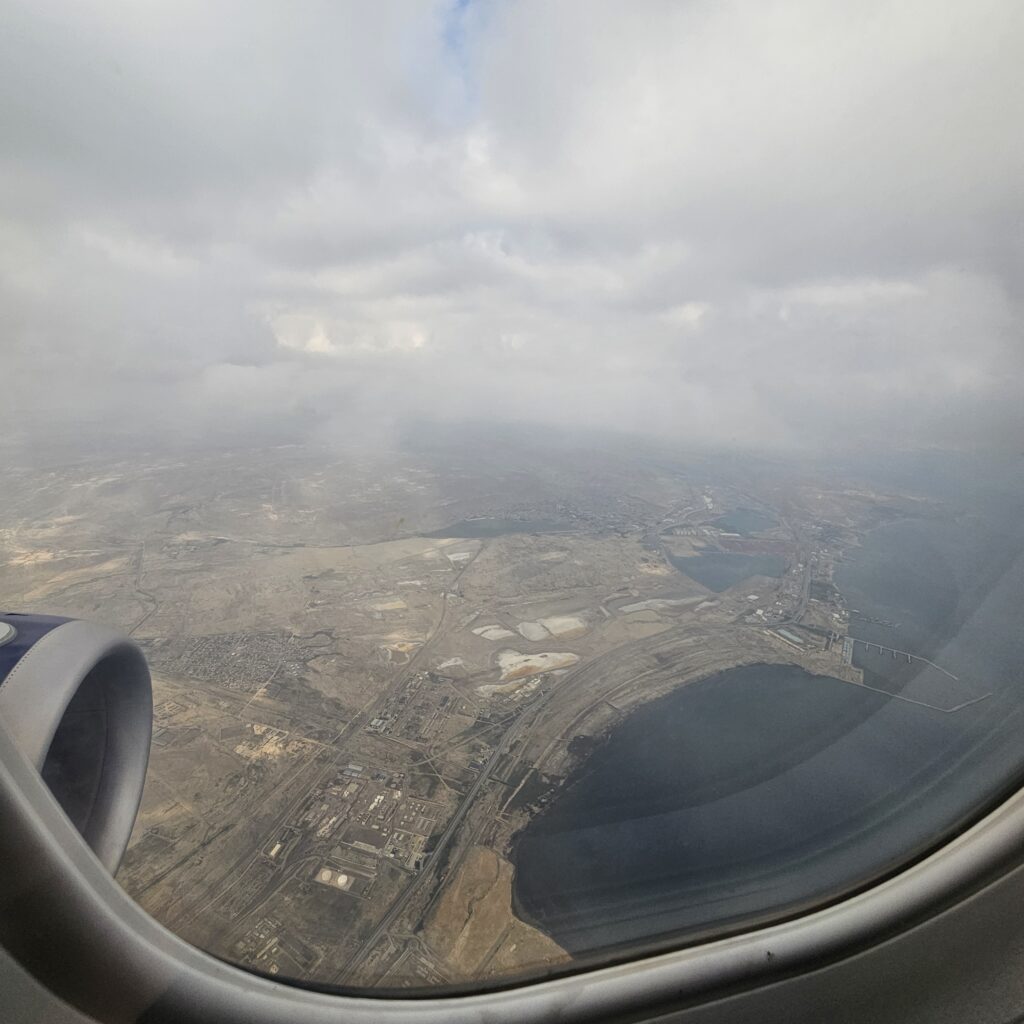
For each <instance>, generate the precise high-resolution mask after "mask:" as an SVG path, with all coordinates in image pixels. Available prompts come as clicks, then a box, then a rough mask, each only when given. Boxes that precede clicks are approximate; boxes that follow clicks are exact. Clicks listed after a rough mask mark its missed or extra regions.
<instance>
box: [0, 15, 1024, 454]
mask: <svg viewBox="0 0 1024 1024" xmlns="http://www.w3.org/2000/svg"><path fill="white" fill-rule="evenodd" d="M1022 39H1024V11H1022V9H1021V7H1020V5H1019V4H1015V3H1013V2H1012V0H985V2H980V3H976V4H971V5H942V4H940V5H936V4H934V3H931V2H919V3H905V2H901V3H895V2H892V3H885V2H871V3H866V4H857V5H852V6H851V5H849V4H846V3H838V2H837V3H833V4H825V5H822V4H817V3H814V4H812V3H793V2H774V3H756V4H725V5H709V4H703V3H687V4H674V3H673V4H647V5H644V7H643V9H642V10H637V9H636V8H634V7H633V6H632V5H612V4H601V3H592V2H587V3H575V4H573V3H566V4H558V5H550V4H543V3H520V4H493V3H475V2H470V3H466V2H459V3H433V4H431V3H421V2H410V3H398V2H396V3H387V4H374V5H370V6H367V5H361V4H308V5H302V6H300V7H298V8H295V7H291V6H289V7H287V8H282V7H276V8H275V5H269V4H262V3H245V4H236V5H233V6H230V5H229V6H218V7H217V8H216V10H214V9H212V8H209V7H208V6H207V5H203V4H195V5H187V4H186V5H182V4H173V5H166V6H165V7H153V6H149V5H147V6H145V7H139V6H137V5H131V4H125V5H122V4H104V5H96V4H84V5H83V4H67V3H59V2H50V3H39V4H31V5H27V4H26V5H17V6H15V7H14V8H13V9H11V10H9V11H8V17H7V30H6V31H5V32H4V33H3V38H2V39H0V87H2V89H3V94H4V96H5V98H6V99H5V103H4V111H3V114H2V115H0V117H2V133H0V139H2V142H0V147H2V153H3V160H2V161H0V309H2V311H3V323H4V326H3V329H2V334H0V352H2V370H3V374H4V380H5V401H4V407H3V410H2V411H0V426H2V427H3V429H4V430H5V431H6V432H7V436H8V437H16V438H20V439H23V440H30V439H33V438H37V437H39V436H41V435H42V434H44V433H45V434H46V435H48V436H58V437H60V436H74V437H75V438H77V439H81V440H83V441H87V442H92V443H100V444H103V443H110V439H111V437H112V436H114V435H120V436H125V435H128V436H131V437H133V438H137V439H140V440H144V441H155V440H161V441H164V442H172V443H174V442H177V441H195V440H197V439H200V438H202V439H204V440H207V441H209V442H210V443H213V442H215V441H217V440H221V439H227V440H229V441H235V440H237V439H238V438H240V437H252V436H256V437H258V438H260V439H265V440H271V441H273V440H324V439H332V438H334V437H337V436H339V435H347V436H349V437H351V436H352V434H353V433H355V434H356V436H358V437H360V438H361V439H363V440H364V442H365V443H366V444H370V443H372V442H373V440H374V439H375V438H376V437H377V436H378V435H380V434H381V433H384V432H389V431H390V428H391V427H392V425H393V424H394V423H395V421H396V420H398V419H401V418H403V417H407V416H420V417H423V416H427V417H436V418H441V419H449V418H452V419H461V418H473V417H485V418H487V419H491V420H527V421H530V422H533V423H542V424H543V423H546V424H554V425H560V426H564V425H566V424H568V425H572V426H581V427H589V426H595V425H600V426H602V427H611V428H616V429H624V430H639V431H642V432H648V433H654V434H659V435H661V436H664V437H668V438H671V439H678V440H681V441H685V442H686V443H689V444H693V443H705V442H710V443H714V444H722V443H724V444H733V443H737V444H740V445H743V444H749V443H751V442H755V443H757V444H758V445H760V446H765V445H770V446H798V447H804V446H820V445H826V446H833V445H836V444H843V445H846V444H856V443H861V442H866V443H869V444H870V443H871V442H872V441H874V440H877V439H879V438H882V439H885V440H886V442H887V443H892V442H893V441H895V442H897V443H900V444H919V445H932V444H939V445H949V444H955V445H974V444H983V445H987V444H990V443H993V442H995V443H997V444H1008V445H1010V446H1011V447H1013V446H1014V445H1019V439H1020V436H1021V432H1020V428H1021V425H1022V424H1021V411H1020V403H1019V385H1020V380H1021V368H1022V366H1021V364H1022V358H1024V355H1022V346H1021V342H1020V324H1021V319H1020V313H1021V299H1022V293H1021V282H1022V280H1024V273H1022V270H1024V267H1022V249H1021V244H1022V243H1021V238H1022V235H1021V230H1020V226H1021V206H1022V204H1021V199H1022V196H1021V189H1022V185H1021V182H1022V181H1024V159H1022V143H1021V133H1020V130H1019V126H1020V124H1022V123H1024V100H1022V96H1024V92H1022V90H1021V89H1020V87H1019V86H1020V80H1019V68H1020V63H1021V55H1022V52H1024V48H1022Z"/></svg>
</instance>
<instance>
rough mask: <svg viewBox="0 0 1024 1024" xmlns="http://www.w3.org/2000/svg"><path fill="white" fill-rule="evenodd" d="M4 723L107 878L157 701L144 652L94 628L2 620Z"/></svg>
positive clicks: (41, 618) (131, 815)
mask: <svg viewBox="0 0 1024 1024" xmlns="http://www.w3.org/2000/svg"><path fill="white" fill-rule="evenodd" d="M0 720H2V722H3V724H4V726H5V727H6V729H7V731H8V732H9V733H10V735H11V737H12V738H13V739H14V741H15V742H16V743H17V744H18V745H19V746H20V747H21V749H22V751H23V752H24V753H25V755H26V756H27V757H28V758H29V760H31V761H32V763H33V764H34V765H35V767H36V769H37V770H38V771H39V772H40V774H41V775H42V777H43V779H44V781H45V782H46V784H47V786H49V788H50V791H51V792H52V793H53V795H54V797H56V799H57V802H58V803H59V804H60V805H61V807H62V808H63V809H64V812H65V813H66V814H67V815H68V817H69V818H70V819H71V821H72V822H73V824H74V825H75V827H76V828H77V829H78V831H79V832H80V833H81V835H82V837H83V838H84V839H85V841H86V842H87V843H88V844H89V846H90V847H91V848H92V850H93V852H94V853H95V854H96V856H97V857H98V858H99V859H100V861H101V862H102V863H103V865H104V866H105V867H106V868H107V870H108V871H110V872H111V873H112V874H113V873H114V872H115V871H116V870H117V867H118V865H119V864H120V862H121V857H122V856H123V855H124V851H125V848H126V847H127V845H128V839H129V837H130V835H131V831H132V826H133V824H134V822H135V816H136V814H137V813H138V809H139V803H140V801H141V800H142V787H143V783H144V782H145V778H146V766H147V764H148V763H149V745H150V740H151V738H152V731H153V696H152V687H151V683H150V677H149V669H148V667H147V665H146V659H145V657H144V656H143V654H142V651H140V650H139V648H138V647H137V646H136V645H135V644H134V643H132V641H131V640H129V639H128V638H127V637H125V636H122V635H121V634H119V633H116V632H115V631H114V630H111V629H108V628H107V627H105V626H99V625H95V624H94V623H91V622H84V621H81V620H78V619H65V618H57V617H55V616H50V615H18V614H7V613H3V614H0Z"/></svg>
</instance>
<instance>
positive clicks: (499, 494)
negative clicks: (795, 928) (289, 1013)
mask: <svg viewBox="0 0 1024 1024" xmlns="http://www.w3.org/2000/svg"><path fill="white" fill-rule="evenodd" d="M6 13H7V18H6V19H5V20H6V22H7V26H6V30H5V31H4V32H3V33H2V34H0V90H2V93H3V95H4V97H5V103H4V113H3V115H2V117H3V131H2V132H0V156H2V159H0V303H2V311H3V316H2V325H0V374H2V376H0V379H2V380H3V382H4V388H3V400H2V402H0V594H2V595H3V602H4V604H5V605H6V606H8V607H9V609H10V610H12V611H26V612H39V613H47V614H56V615H65V616H73V617H82V618H88V619H94V620H97V621H101V622H104V623H107V624H110V625H113V626H116V627H118V628H120V629H121V630H123V631H124V632H126V633H128V634H129V635H131V636H132V637H133V638H134V639H135V640H136V641H137V642H138V643H139V644H140V645H141V646H142V648H143V649H144V651H145V653H146V656H147V658H148V660H149V663H150V665H151V668H152V671H153V676H154V732H153V746H152V755H151V761H150V767H149V774H148V777H147V782H146V789H145V795H144V799H143V805H142V809H141V811H140V814H139V818H138V821H137V824H136V829H135V833H134V835H133V839H132V843H131V845H130V847H129V850H128V852H127V855H126V857H125V860H124V863H123V865H122V867H121V870H120V873H119V876H118V878H119V881H120V883H121V884H122V885H123V887H124V888H125V890H126V891H127V892H128V893H129V894H130V895H131V896H132V897H133V898H135V899H136V900H137V901H138V902H139V903H140V905H141V906H142V907H143V908H144V909H145V910H147V911H148V912H149V913H150V914H152V915H153V916H154V917H155V918H156V919H157V920H159V921H160V922H162V923H163V924H165V925H166V926H167V927H169V928H170V929H172V930H173V931H174V932H176V933H177V934H179V935H180V936H182V937H183V938H185V939H186V940H188V941H189V942H191V943H194V944H195V945H197V946H199V947H201V948H203V949H206V950H209V951H210V952H211V953H213V954H215V955H217V956H219V957H222V958H225V959H228V960H230V961H233V962H236V963H238V964H241V965H243V966H245V967H247V968H250V969H252V970H255V971H258V972H261V973H264V974H268V975H272V976H275V977H278V978H281V979H287V980H293V981H297V982H305V983H316V984H320V985H337V986H344V987H349V988H363V989H365V988H370V989H374V990H389V991H390V990H396V991H409V990H416V989H431V990H433V989H438V988H441V987H450V986H460V985H470V986H480V985H494V984H500V983H504V982H507V981H509V980H512V979H519V978H522V977H539V976H544V975H547V974H550V973H552V972H559V971H564V970H569V969H573V968H576V967H580V966H587V965H592V964H600V963H605V962H610V961H612V960H617V959H622V958H625V957H633V956H639V955H641V954H643V953H646V952H648V951H651V950H660V949H666V948H672V947H674V946H679V945H682V944H686V943H692V942H696V941H699V940H701V939H704V938H706V937H708V936H714V935H722V934H726V933H728V932H730V931H734V930H736V929H740V928H749V927H752V926H755V925H758V924H761V923H764V922H767V921H771V920H777V919H780V918H782V917H787V916H792V915H794V914H797V913H800V912H803V911H806V910H807V909H809V908H813V907H815V906H819V905H822V904H824V903H827V902H830V901H834V900H836V899H838V898H840V897H842V896H844V895H846V894H849V893H852V892H855V891H857V890H859V889H861V888H863V887H865V886H867V885H869V884H871V883H873V882H875V881H877V880H878V879H880V878H883V877H885V876H887V875H888V874H890V873H892V872H893V871H895V870H897V869H898V868H900V867H901V866H904V865H906V864H908V863H910V862H912V861H913V860H914V859H916V858H919V857H921V856H922V855H924V854H925V853H927V852H928V851H929V850H930V849H933V848H935V846H936V845H937V844H939V843H941V842H942V841H944V840H945V839H947V838H948V837H950V836H952V835H954V834H956V833H957V831H958V830H962V829H963V828H964V827H965V826H966V825H967V824H969V823H970V822H971V821H973V820H976V819H977V817H978V816H980V815H981V814H983V813H984V812H985V811H986V810H987V809H988V808H990V807H991V806H993V805H994V803H995V802H997V801H998V800H999V799H1000V798H1001V797H1002V796H1004V795H1005V794H1006V793H1008V792H1010V791H1011V790H1012V789H1013V788H1014V787H1015V786H1016V785H1017V784H1018V782H1019V779H1020V774H1021V769H1022V767H1024V756H1022V749H1021V744H1020V735H1021V729H1022V727H1024V690H1022V686H1024V682H1022V671H1021V669H1022V665H1024V639H1022V637H1024V633H1022V631H1021V630H1020V628H1019V622H1020V609H1021V608H1022V607H1024V562H1022V552H1024V515H1022V514H1021V513H1022V510H1024V462H1022V454H1021V452H1022V447H1021V446H1022V436H1024V433H1022V427H1024V418H1022V412H1021V410H1022V408H1024V406H1022V405H1021V402H1020V386H1021V379H1022V369H1024V366H1022V362H1024V349H1022V347H1021V328H1022V319H1021V287H1020V285H1021V280H1022V269H1024V268H1022V264H1021V260H1022V252H1021V244H1020V231H1019V226H1020V218H1021V192H1020V182H1021V180H1024V179H1022V172H1024V167H1022V166H1021V165H1022V157H1021V147H1020V142H1019V138H1020V129H1019V126H1020V125H1021V124H1024V109H1022V106H1024V100H1022V97H1024V90H1022V89H1021V88H1020V85H1021V83H1020V80H1019V79H1020V70H1019V69H1020V67H1021V66H1024V63H1022V58H1024V46H1022V41H1024V32H1022V28H1024V15H1022V9H1021V8H1020V6H1019V5H1017V4H1015V3H1012V2H1010V0H1005V2H997V0H992V2H988V0H983V2H980V3H972V4H960V5H957V4H941V5H936V4H934V3H927V4H924V3H922V4H915V3H910V4H908V3H906V2H900V3H895V2H891V3H890V2H881V0H879V2H869V3H866V4H858V5H850V4H846V3H826V4H824V5H822V4H805V3H799V2H790V0H780V2H777V3H768V4H765V3H750V4H739V5H725V6H715V5H706V4H668V5H660V4H650V5H642V6H637V5H630V4H617V5H616V4H605V3H578V4H573V3H565V4H546V3H536V4H535V3H516V4H501V3H491V2H483V0H479V2H478V0H459V2H449V3H421V2H418V0H417V2H415V3H412V2H410V3H401V2H396V3H388V4H372V5H367V4H310V5H299V6H298V7H296V6H295V5H272V4H264V3H255V4H254V3H246V4H235V5H230V4H229V5H227V6H222V5H219V6H216V7H210V6H208V5H205V4H197V5H190V4H181V3H174V4H161V3H153V4H145V5H138V4H118V3H106V4H100V3H85V4H83V3H75V4H64V3H60V2H56V0H54V2H46V3H32V4H24V5H22V4H13V5H9V7H8V10H7V12H6Z"/></svg>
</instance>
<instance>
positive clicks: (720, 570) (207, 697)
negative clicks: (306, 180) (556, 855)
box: [0, 437, 927, 988]
mask: <svg viewBox="0 0 1024 1024" xmlns="http://www.w3.org/2000/svg"><path fill="white" fill-rule="evenodd" d="M711 465H712V464H711V463H705V462H704V461H703V460H700V459H690V460H684V459H682V458H681V457H676V456H674V455H672V454H671V453H665V452H663V451H654V452H646V451H639V450H637V449H635V448H634V447H631V446H628V445H622V446H621V447H620V448H618V449H616V448H615V447H614V446H608V445H606V446H601V447H598V448H590V447H587V446H586V445H584V444H582V443H581V444H577V445H574V444H570V443H568V442H566V443H560V444H557V445H556V444H550V443H541V441H539V440H537V439H532V440H528V441H524V442H522V443H521V444H518V445H517V444H513V443H511V442H508V441H503V440H502V439H501V438H497V439H488V438H475V439H473V440H472V441H470V442H464V443H460V444H455V442H454V441H453V440H452V439H451V438H450V437H449V438H443V439H439V440H438V439H434V440H427V441H423V442H422V443H419V444H415V445H411V444H409V445H403V444H396V445H395V446H394V448H393V449H391V450H387V451H381V452H378V453H375V454H373V455H372V456H370V455H366V454H361V453H358V452H354V451H346V450H344V449H342V448H338V447H334V448H312V447H309V448H299V447H296V446H286V447H278V448H270V449H261V450H253V451H224V452H220V451H209V452H202V453H189V454H187V455H180V456H169V455H162V454H153V453H136V454H133V455H126V456H124V457H120V458H112V457H109V456H104V457H102V458H100V457H88V458H85V457H79V458H74V459H72V458H70V457H57V456H53V457H51V458H49V459H48V460H44V461H43V464H42V467H40V465H39V464H37V463H30V461H28V460H27V459H24V458H23V459H21V460H19V459H18V458H17V457H16V456H12V457H11V458H9V459H7V460H6V463H5V465H4V468H3V469H2V470H0V495H2V497H0V594H2V595H3V604H4V605H6V606H7V607H8V608H9V609H10V610H18V611H39V612H49V613H55V614H63V615H70V616H80V617H85V618H90V619H95V620H98V621H102V622H105V623H109V624H112V625H114V626H117V627H119V628H121V629H123V630H124V631H125V632H127V633H129V634H131V636H132V637H133V638H134V639H135V640H136V641H137V642H138V643H139V644H140V645H141V646H142V648H143V649H144V651H145V653H146V655H147V657H148V659H149V661H150V664H151V667H152V671H153V677H154V684H155V697H154V703H155V707H154V736H153V748H152V758H151V762H150V768H149V775H148V779H147V783H146V790H145V797H144V802H143V808H142V811H141V813H140V816H139V819H138V822H137V826H136V830H135V834H134V836H133V840H132V844H131V846H130V848H129V851H128V854H127V856H126V858H125V861H124V864H123V866H122V869H121V872H120V876H119V877H120V881H121V883H122V885H123V886H124V887H125V889H126V890H127V891H128V892H129V893H130V894H131V895H132V896H133V897H135V898H136V899H137V900H138V901H139V902H140V903H141V904H142V906H143V907H144V908H145V909H146V910H148V911H149V912H150V913H152V914H153V915H154V916H155V917H156V918H157V919H158V920H160V921H161V922H163V923H164V924H165V925H166V926H167V927H169V928H171V929H172V930H174V931H175V932H177V933H178V934H179V935H181V936H183V937H184V938H185V939H187V940H188V941H190V942H193V943H195V944H197V945H199V946H201V947H203V948H206V949H208V950H210V951H212V952H214V953H216V954H217V955H218V956H222V957H226V958H229V959H232V960H235V961H237V962H239V963H242V964H244V965H247V966H250V967H252V968H254V969H256V970H259V971H261V972H265V973H267V974H271V975H281V976H287V977H293V978H301V979H313V980H316V981H318V982H323V983H337V984H344V985H350V986H377V987H384V988H409V987H412V988H415V987H420V986H430V985H440V984H457V983H461V982H466V981H470V980H473V979H478V978H493V977H508V976H514V975H517V974H522V973H533V972H538V971H539V972H545V971H548V970H551V969H555V968H557V967H558V965H559V964H560V963H563V962H564V961H565V960H566V959H567V954H566V953H565V952H564V951H563V950H561V949H560V948H559V947H558V946H557V945H556V944H555V943H554V942H553V941H552V940H551V939H550V938H549V937H547V936H546V935H544V934H542V933H541V932H539V931H537V930H536V929H534V928H532V927H530V926H529V925H528V924H526V923H524V922H523V921H521V920H519V919H518V918H517V917H516V916H515V914H514V913H513V910H512V895H511V894H512V878H513V870H514V869H513V866H512V862H511V860H510V849H511V845H512V843H513V837H514V836H515V834H516V832H517V831H518V830H519V829H520V828H521V827H522V826H523V825H524V824H525V822H526V821H527V820H529V818H530V816H531V815H532V814H534V813H536V812H537V811H538V810H539V809H540V808H543V807H544V806H545V805H546V804H547V802H548V801H550V800H551V799H552V797H553V795H554V794H555V793H557V791H558V788H559V786H560V785H561V784H562V783H563V782H564V780H565V779H566V777H567V776H568V775H569V774H570V773H571V772H572V771H573V770H574V768H576V767H577V766H578V765H579V764H580V763H581V761H582V760H583V759H584V758H585V757H586V754H587V752H588V750H589V749H591V748H592V746H593V744H594V743H596V742H598V741H599V738H600V737H601V736H602V735H603V734H605V733H606V732H607V731H608V730H609V729H610V728H611V727H613V726H614V725H615V723H616V722H618V721H621V720H622V718H623V717H624V716H625V715H627V714H628V713H629V711H630V710H631V709H632V708H633V707H635V706H637V705H638V704H641V703H644V702H647V701H649V700H651V699H653V698H654V697H657V696H659V695H661V694H664V693H666V692H668V691H669V690H672V689H673V688H675V687H678V686H681V685H685V684H686V683H687V682H688V681H691V680H694V679H699V678H703V677H705V676H707V675H709V674H711V673H714V672H717V671H719V670H722V669H726V668H729V667H732V666H737V665H743V664H751V663H755V662H758V663H765V662H768V663H772V662H785V663H793V664H797V665H800V666H803V667H804V668H806V669H808V670H809V671H811V672H812V673H816V674H820V675H829V676H832V677H834V678H838V679H841V680H844V681H847V682H849V683H850V684H851V685H861V683H862V680H861V673H860V672H859V670H857V669H855V668H853V667H852V665H851V664H850V660H851V659H850V641H849V640H847V639H845V638H846V637H847V635H848V633H849V628H848V626H849V616H848V609H847V608H846V607H845V606H844V603H843V601H842V599H841V597H840V595H839V594H838V592H837V590H836V588H835V586H834V585H833V582H832V578H833V571H834V568H835V566H836V565H837V563H838V562H839V560H841V559H842V557H843V552H844V550H845V549H847V548H848V547H849V546H850V545H854V544H856V543H857V541H858V536H859V535H860V534H861V532H862V531H863V530H865V529H866V528H868V527H869V526H871V525H873V524H875V523H877V522H879V521H882V520H884V519H886V518H887V517H893V516H897V515H899V514H901V513H902V512H905V511H906V510H908V509H911V508H913V509H915V510H916V511H917V513H918V514H920V513H921V512H922V511H925V512H926V511H927V504H926V503H924V502H921V501H918V500H916V499H914V498H912V497H908V496H900V495H894V494H882V493H876V492H875V491H873V490H871V489H869V488H867V487H864V486H861V485H858V484H856V483H844V484H842V485H837V484H836V483H835V481H834V479H832V480H830V479H829V478H825V477H821V476H814V475H809V474H808V472H807V471H806V470H805V469H801V470H799V471H797V470H792V471H786V472H781V471H778V469H777V468H776V469H774V470H773V471H772V472H771V473H766V474H761V475H756V474H755V475H750V474H745V473H744V472H743V471H741V470H740V469H736V470H732V469H730V468H729V463H728V462H726V463H725V466H726V468H725V469H724V470H723V468H722V467H721V466H717V465H716V468H715V469H714V471H712V469H711V468H709V467H710V466H711ZM740 480H743V481H744V483H743V484H742V486H741V485H740V484H739V483H738V481H740Z"/></svg>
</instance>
